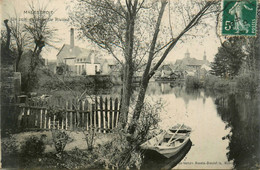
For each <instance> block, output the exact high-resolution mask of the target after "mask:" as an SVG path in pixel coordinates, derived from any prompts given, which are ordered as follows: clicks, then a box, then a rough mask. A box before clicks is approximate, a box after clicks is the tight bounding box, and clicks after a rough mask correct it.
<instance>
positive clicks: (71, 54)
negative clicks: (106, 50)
mask: <svg viewBox="0 0 260 170" xmlns="http://www.w3.org/2000/svg"><path fill="white" fill-rule="evenodd" d="M115 65H116V62H115V61H114V60H113V61H112V60H108V59H102V57H101V55H100V54H99V53H98V52H97V51H95V50H90V49H84V48H80V47H78V46H75V44H74V29H73V28H71V30H70V44H69V45H68V44H64V45H63V46H62V48H61V49H60V51H59V52H58V54H57V67H58V68H60V67H63V66H64V67H65V70H64V71H65V73H66V74H70V75H97V74H109V73H110V72H111V70H112V69H113V67H114V66H115ZM64 71H63V72H64Z"/></svg>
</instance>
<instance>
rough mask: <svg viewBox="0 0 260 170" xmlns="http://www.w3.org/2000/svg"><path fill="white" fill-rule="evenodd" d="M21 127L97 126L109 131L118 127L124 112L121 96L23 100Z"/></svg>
mask: <svg viewBox="0 0 260 170" xmlns="http://www.w3.org/2000/svg"><path fill="white" fill-rule="evenodd" d="M19 110H20V114H19V116H18V128H19V129H21V130H34V129H35V130H50V129H64V130H76V129H82V128H83V129H85V130H89V129H90V128H95V129H96V130H97V131H98V132H103V133H107V132H110V131H111V130H112V129H114V128H115V127H117V125H118V120H119V116H120V112H119V111H120V101H119V100H118V98H111V97H102V96H99V97H97V96H96V97H94V98H89V99H85V100H83V101H80V102H77V101H76V100H66V101H65V100H62V99H59V100H51V99H50V100H38V101H37V100H36V101H35V100H29V99H28V100H26V102H25V103H24V104H19Z"/></svg>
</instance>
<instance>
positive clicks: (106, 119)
mask: <svg viewBox="0 0 260 170" xmlns="http://www.w3.org/2000/svg"><path fill="white" fill-rule="evenodd" d="M107 104H108V103H107V97H106V98H105V120H104V128H105V129H106V131H105V132H108V130H109V128H108V118H107V110H108V106H107Z"/></svg>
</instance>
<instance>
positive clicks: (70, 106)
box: [68, 100, 73, 130]
mask: <svg viewBox="0 0 260 170" xmlns="http://www.w3.org/2000/svg"><path fill="white" fill-rule="evenodd" d="M68 102H69V110H72V101H71V100H69V101H68ZM69 116H70V129H71V130H72V129H73V113H72V111H70V112H69Z"/></svg>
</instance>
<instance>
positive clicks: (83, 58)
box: [75, 50, 101, 75]
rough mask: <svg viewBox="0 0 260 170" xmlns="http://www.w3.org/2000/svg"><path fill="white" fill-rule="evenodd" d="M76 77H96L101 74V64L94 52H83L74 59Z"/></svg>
mask: <svg viewBox="0 0 260 170" xmlns="http://www.w3.org/2000/svg"><path fill="white" fill-rule="evenodd" d="M75 67H76V73H77V75H96V74H100V73H101V62H100V59H99V58H98V57H97V53H96V52H95V51H94V50H84V52H82V53H81V54H80V55H79V56H77V57H76V62H75Z"/></svg>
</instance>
